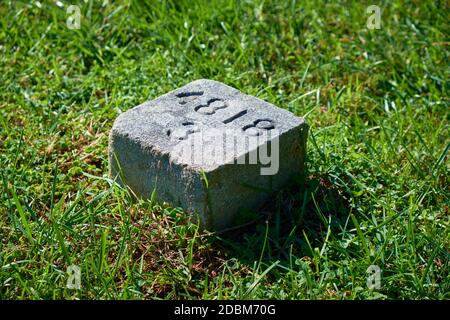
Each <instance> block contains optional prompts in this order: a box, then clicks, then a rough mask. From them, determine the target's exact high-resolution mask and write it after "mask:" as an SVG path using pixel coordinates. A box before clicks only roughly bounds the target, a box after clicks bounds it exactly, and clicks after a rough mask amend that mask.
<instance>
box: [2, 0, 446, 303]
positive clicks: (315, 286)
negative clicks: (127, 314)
mask: <svg viewBox="0 0 450 320" xmlns="http://www.w3.org/2000/svg"><path fill="white" fill-rule="evenodd" d="M73 2H74V4H76V3H75V2H76V1H73ZM372 2H373V3H368V2H365V1H361V2H360V1H333V2H331V1H330V2H328V1H295V0H292V1H261V0H259V1H236V2H233V1H187V0H185V1H175V0H174V1H156V0H155V1H137V0H136V1H131V0H130V1H114V2H113V1H110V3H108V1H85V2H77V3H78V5H79V8H80V10H81V20H80V22H81V24H80V28H79V29H72V28H69V27H68V25H67V23H66V22H67V19H68V18H69V19H70V17H71V12H70V13H69V14H68V13H67V11H66V10H67V8H68V6H69V5H70V3H69V2H68V1H65V0H64V1H63V0H61V1H59V2H54V1H41V2H38V1H2V2H1V4H0V53H1V54H0V300H5V299H154V298H162V299H180V298H183V299H244V298H246V299H267V298H271V299H449V298H450V274H449V269H450V261H449V260H450V259H449V258H450V253H449V252H450V251H449V250H450V215H449V207H450V201H449V200H450V197H449V195H450V188H449V187H450V179H449V177H450V175H449V171H450V166H449V163H448V157H449V155H448V153H449V147H450V139H449V138H450V128H449V123H450V121H449V120H450V112H449V110H450V109H449V104H450V101H449V95H448V93H449V90H448V78H449V67H448V66H449V61H448V60H449V50H448V46H449V44H450V43H449V34H450V32H449V31H450V30H449V27H448V17H449V15H450V8H449V6H448V2H447V1H421V0H417V1H372ZM371 4H375V5H378V6H379V7H380V9H381V20H380V21H381V24H380V28H379V29H376V28H375V29H369V28H368V27H367V20H368V19H369V18H370V17H371V15H372V14H373V13H371V12H367V11H366V10H367V7H368V6H369V5H371ZM71 21H73V20H71ZM69 25H70V24H69ZM200 78H209V79H214V80H218V81H221V82H224V83H226V84H228V85H231V86H233V87H235V88H238V89H239V90H241V91H243V92H244V93H247V94H251V95H254V96H257V97H259V98H261V99H264V100H266V101H269V102H271V103H273V104H275V105H277V106H280V107H281V108H286V109H288V110H290V111H291V112H293V113H294V114H296V115H298V116H303V117H305V119H306V121H307V122H308V124H309V125H310V132H309V138H308V153H307V162H306V179H305V180H304V181H303V182H301V183H297V184H294V185H291V186H289V187H287V188H286V189H284V190H282V191H281V192H279V193H278V194H277V195H276V196H275V197H274V198H273V199H272V200H271V201H269V202H268V203H267V204H266V205H265V206H264V208H263V209H262V210H260V211H258V212H253V213H252V214H253V215H254V216H255V217H256V222H255V223H253V224H250V225H247V226H244V227H241V228H238V229H235V230H229V231H227V232H215V233H214V232H209V231H207V230H202V229H200V228H199V227H198V226H197V225H195V224H193V223H191V222H189V221H187V215H186V214H185V213H183V211H182V209H180V208H172V207H170V206H169V205H167V204H164V203H156V202H155V201H152V200H147V201H135V200H134V199H133V197H132V196H131V194H130V192H128V191H127V190H126V189H123V188H121V187H120V186H118V185H117V184H115V183H114V182H113V181H111V180H110V179H109V178H108V158H107V147H108V134H109V131H110V129H111V127H112V124H113V121H114V119H115V118H116V117H117V116H118V115H119V114H120V113H121V112H124V111H126V110H128V109H130V108H132V107H133V106H136V105H138V104H140V103H142V102H144V101H146V100H149V99H153V98H156V97H157V96H159V95H161V94H164V93H166V92H168V91H170V90H173V89H175V88H177V87H180V86H182V85H184V84H187V83H188V82H190V81H192V80H195V79H200ZM281 161H282V159H281ZM70 266H78V267H79V269H80V272H81V287H80V288H79V289H77V288H69V287H70V286H69V287H67V282H68V279H69V278H70V277H69V275H68V273H67V271H68V268H69V267H70ZM69 270H70V269H69ZM373 270H375V271H377V272H375V273H372V271H373ZM378 271H379V272H378ZM378 280H379V282H377V281H378Z"/></svg>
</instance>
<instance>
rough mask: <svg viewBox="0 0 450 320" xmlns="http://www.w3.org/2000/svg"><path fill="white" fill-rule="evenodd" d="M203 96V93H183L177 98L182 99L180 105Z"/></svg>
mask: <svg viewBox="0 0 450 320" xmlns="http://www.w3.org/2000/svg"><path fill="white" fill-rule="evenodd" d="M202 95H203V91H187V92H181V93H178V94H177V97H178V98H180V100H178V103H179V104H186V103H188V102H189V101H192V100H195V99H197V98H198V97H201V96H202Z"/></svg>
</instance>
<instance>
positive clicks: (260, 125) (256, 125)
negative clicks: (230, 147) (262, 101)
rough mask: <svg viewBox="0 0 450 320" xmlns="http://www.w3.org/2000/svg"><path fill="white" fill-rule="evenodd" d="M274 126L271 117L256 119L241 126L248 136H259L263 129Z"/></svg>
mask: <svg viewBox="0 0 450 320" xmlns="http://www.w3.org/2000/svg"><path fill="white" fill-rule="evenodd" d="M274 128H275V124H274V121H273V120H271V119H258V120H255V121H253V123H252V124H248V125H246V126H244V127H243V128H242V130H244V132H245V133H246V134H248V135H250V136H260V135H262V134H263V133H264V131H269V130H271V129H274Z"/></svg>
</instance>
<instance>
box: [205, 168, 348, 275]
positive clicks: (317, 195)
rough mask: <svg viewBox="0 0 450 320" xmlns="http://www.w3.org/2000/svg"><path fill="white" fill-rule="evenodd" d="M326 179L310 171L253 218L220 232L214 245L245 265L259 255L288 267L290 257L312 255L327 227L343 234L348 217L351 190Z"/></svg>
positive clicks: (319, 244) (275, 197) (322, 240)
mask: <svg viewBox="0 0 450 320" xmlns="http://www.w3.org/2000/svg"><path fill="white" fill-rule="evenodd" d="M330 180H331V179H330V178H329V177H326V176H311V177H309V179H307V181H306V183H303V184H292V185H290V186H289V187H288V188H286V189H284V190H282V191H280V192H278V193H277V194H276V195H275V196H274V197H273V198H272V200H270V201H268V202H267V203H266V204H265V205H264V206H263V208H262V210H261V211H260V212H261V217H260V219H258V220H257V221H256V222H255V223H252V224H251V225H249V226H245V227H242V228H239V229H237V230H233V231H229V232H225V233H223V234H220V235H218V236H217V237H216V238H215V241H214V243H213V245H214V246H217V247H218V248H220V249H222V250H224V251H225V252H226V253H227V255H229V256H230V257H234V258H236V259H238V260H240V261H241V262H242V263H245V264H249V265H252V264H253V263H254V262H255V261H259V260H260V259H261V261H263V262H268V263H272V262H274V261H276V260H279V261H280V263H281V264H283V265H285V266H286V267H288V266H289V265H290V263H291V262H292V261H291V259H292V257H296V258H302V257H305V256H312V255H313V252H312V250H314V248H317V247H318V248H321V247H322V246H323V243H324V242H325V241H326V240H325V239H326V236H327V232H331V233H332V234H334V235H336V234H339V233H341V232H342V230H344V229H345V225H346V224H347V223H348V219H349V212H350V206H349V199H350V195H348V194H346V193H345V192H344V191H343V190H341V189H339V188H338V187H336V185H335V184H333V183H332V182H331V181H330ZM263 249H264V252H263Z"/></svg>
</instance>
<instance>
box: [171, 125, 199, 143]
mask: <svg viewBox="0 0 450 320" xmlns="http://www.w3.org/2000/svg"><path fill="white" fill-rule="evenodd" d="M181 125H182V126H181V127H179V128H176V129H173V130H168V131H167V135H168V136H170V137H171V138H172V139H173V140H186V139H187V138H188V137H189V135H190V134H192V133H194V132H199V131H200V130H199V129H198V127H197V126H196V125H195V123H193V122H190V121H186V122H183V123H182V124H181Z"/></svg>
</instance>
